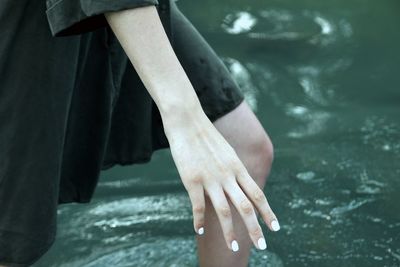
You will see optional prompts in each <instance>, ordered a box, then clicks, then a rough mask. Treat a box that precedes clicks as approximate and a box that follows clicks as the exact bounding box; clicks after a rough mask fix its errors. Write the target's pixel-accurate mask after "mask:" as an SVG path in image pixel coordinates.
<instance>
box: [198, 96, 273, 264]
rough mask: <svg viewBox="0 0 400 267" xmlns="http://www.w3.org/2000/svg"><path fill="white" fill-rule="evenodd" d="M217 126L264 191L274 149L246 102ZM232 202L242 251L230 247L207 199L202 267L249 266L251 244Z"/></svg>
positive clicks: (200, 251)
mask: <svg viewBox="0 0 400 267" xmlns="http://www.w3.org/2000/svg"><path fill="white" fill-rule="evenodd" d="M214 126H215V127H216V128H217V129H218V131H219V132H220V133H221V134H222V135H223V136H224V138H225V139H226V140H227V141H228V142H229V143H230V145H231V146H232V147H233V148H234V149H235V151H236V153H237V155H238V156H239V158H240V159H241V160H242V162H243V164H244V165H245V166H246V168H247V170H248V172H249V174H250V175H251V177H253V179H254V180H255V181H256V183H257V184H258V185H259V186H260V188H263V187H264V185H265V182H266V178H267V176H268V174H269V171H270V168H271V164H272V160H273V147H272V144H271V141H270V139H269V137H268V135H267V133H266V132H265V130H264V129H263V127H262V125H261V123H260V122H259V121H258V119H257V117H256V116H255V114H254V113H253V111H252V110H251V109H250V107H249V106H248V105H247V103H246V101H243V102H242V103H241V104H240V105H239V106H238V107H236V108H235V109H234V110H232V111H231V112H229V113H227V114H225V115H224V116H222V117H220V118H219V119H217V120H216V121H215V122H214ZM229 202H230V203H229V204H230V205H231V210H232V216H233V223H234V228H235V232H236V234H237V237H238V243H239V247H240V249H239V251H238V252H232V251H231V250H229V249H228V248H227V246H226V244H225V241H224V239H223V235H222V230H221V227H220V224H219V221H218V218H217V215H216V213H215V210H214V208H213V206H212V205H211V202H210V199H209V198H208V197H206V214H205V226H204V235H202V236H197V244H198V254H199V263H200V266H201V267H213V266H215V267H217V266H218V267H224V266H229V267H236V266H247V265H248V258H249V254H250V247H251V246H252V243H251V241H250V238H249V234H248V232H247V229H246V227H245V225H244V223H243V221H242V219H241V217H240V216H239V214H238V212H237V211H236V209H235V207H234V206H233V204H232V202H231V201H229ZM267 242H268V240H267Z"/></svg>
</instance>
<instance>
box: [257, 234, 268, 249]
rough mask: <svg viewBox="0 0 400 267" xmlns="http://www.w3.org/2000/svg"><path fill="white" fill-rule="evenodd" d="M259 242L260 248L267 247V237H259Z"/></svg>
mask: <svg viewBox="0 0 400 267" xmlns="http://www.w3.org/2000/svg"><path fill="white" fill-rule="evenodd" d="M257 244H258V248H259V249H262V250H264V249H266V248H267V243H265V239H264V238H263V237H260V239H258V241H257Z"/></svg>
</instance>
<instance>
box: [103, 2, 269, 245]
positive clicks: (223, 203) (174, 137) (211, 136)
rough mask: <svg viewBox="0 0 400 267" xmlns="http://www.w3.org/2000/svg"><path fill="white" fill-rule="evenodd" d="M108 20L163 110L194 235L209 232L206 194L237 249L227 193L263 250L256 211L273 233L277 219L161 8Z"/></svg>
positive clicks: (142, 9)
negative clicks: (218, 123)
mask: <svg viewBox="0 0 400 267" xmlns="http://www.w3.org/2000/svg"><path fill="white" fill-rule="evenodd" d="M105 16H106V18H107V21H108V23H109V24H110V26H111V28H112V30H113V31H114V33H115V35H116V36H117V38H118V40H119V41H120V43H121V45H122V47H123V48H124V50H125V52H126V53H127V55H128V57H129V59H130V60H131V62H132V64H133V66H134V68H135V69H136V71H137V73H138V74H139V77H140V78H141V80H142V82H143V84H144V85H145V87H146V89H147V90H148V92H149V93H150V95H151V97H152V98H153V100H154V102H155V103H156V104H157V107H158V108H159V110H160V114H161V117H162V121H163V125H164V131H165V134H166V137H167V139H168V142H169V144H170V149H171V154H172V157H173V159H174V162H175V165H176V167H177V169H178V172H179V175H180V177H181V179H182V182H183V184H184V186H185V188H186V190H187V191H188V194H189V197H190V199H191V202H192V208H193V219H194V228H195V231H196V232H198V229H200V228H201V227H203V226H204V209H205V199H204V194H207V195H208V196H209V197H210V199H211V202H212V204H213V206H214V208H215V210H216V212H217V215H218V218H219V220H220V223H221V226H222V230H223V233H224V237H225V240H226V243H227V246H228V248H231V249H232V241H234V240H236V237H235V233H234V231H233V224H232V217H231V212H230V207H229V204H228V200H227V198H226V196H225V194H224V191H225V192H226V193H228V194H229V196H230V199H231V201H232V203H233V204H234V206H235V207H236V208H237V210H238V211H239V213H240V214H241V216H242V218H243V221H244V223H245V224H246V226H247V229H248V231H249V235H250V238H251V239H252V241H253V243H254V245H255V246H256V247H259V245H258V244H262V240H261V241H259V239H260V238H263V237H264V236H263V233H262V231H261V227H260V225H259V223H258V221H257V217H256V213H255V209H254V206H255V208H256V209H257V210H258V211H259V212H260V214H261V216H262V217H263V219H264V221H265V222H266V223H267V225H268V226H269V228H270V229H271V230H273V228H272V227H271V222H272V221H273V220H276V217H275V215H274V214H273V212H272V210H271V209H270V207H269V205H268V202H267V199H266V197H265V195H264V193H263V191H262V190H261V189H260V188H259V187H258V186H257V184H256V183H255V182H254V180H253V179H252V178H251V177H250V175H249V174H248V172H247V170H246V168H245V167H244V165H243V163H242V162H241V161H240V159H239V158H238V156H237V154H236V153H235V151H234V149H233V148H232V147H231V146H230V145H229V143H228V142H227V141H226V140H225V139H224V138H223V136H222V135H221V134H220V133H219V132H218V130H217V129H216V128H215V127H214V125H213V124H212V123H211V121H210V120H209V119H208V118H207V116H206V114H205V113H204V111H203V109H202V107H201V105H200V101H199V99H198V98H197V96H196V93H195V91H194V88H193V86H192V84H191V83H190V81H189V78H188V77H187V75H186V73H185V71H184V70H183V68H182V66H181V64H180V63H179V60H178V58H177V57H176V55H175V53H174V51H173V49H172V47H171V44H170V42H169V40H168V37H167V35H166V33H165V31H164V28H163V26H162V24H161V20H160V18H159V16H158V13H157V9H156V7H155V6H146V7H140V8H134V9H130V10H124V11H118V12H111V13H107V14H105ZM204 230H205V231H207V229H204ZM198 233H199V232H198ZM260 242H261V243H260Z"/></svg>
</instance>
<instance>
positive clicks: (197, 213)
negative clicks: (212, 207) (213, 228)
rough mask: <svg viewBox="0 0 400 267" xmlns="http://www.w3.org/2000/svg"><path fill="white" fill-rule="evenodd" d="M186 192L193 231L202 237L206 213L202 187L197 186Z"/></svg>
mask: <svg viewBox="0 0 400 267" xmlns="http://www.w3.org/2000/svg"><path fill="white" fill-rule="evenodd" d="M187 191H188V194H189V198H190V200H191V202H192V211H193V227H194V231H195V232H196V233H197V234H199V235H202V234H204V213H205V211H206V205H205V200H204V190H203V187H202V186H200V185H198V186H194V187H191V188H190V190H187Z"/></svg>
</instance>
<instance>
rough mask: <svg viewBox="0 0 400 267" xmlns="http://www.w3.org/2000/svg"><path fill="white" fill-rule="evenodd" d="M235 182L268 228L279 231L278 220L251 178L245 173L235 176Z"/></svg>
mask: <svg viewBox="0 0 400 267" xmlns="http://www.w3.org/2000/svg"><path fill="white" fill-rule="evenodd" d="M236 180H237V181H238V183H239V185H240V186H241V188H242V189H243V191H244V192H245V193H246V195H247V197H248V198H249V199H250V200H251V201H252V202H253V204H254V206H255V207H256V208H257V210H258V211H259V213H260V214H261V217H262V218H263V220H264V221H265V223H266V224H267V226H268V228H269V229H271V230H272V231H278V230H279V229H280V226H279V222H278V219H277V218H276V216H275V214H274V212H273V211H272V209H271V207H270V206H269V203H268V200H267V198H266V197H265V194H264V192H263V191H262V190H261V188H260V187H259V186H258V185H257V183H256V182H255V181H254V180H253V178H252V177H251V176H250V175H249V174H248V173H247V172H246V173H242V174H240V175H237V177H236Z"/></svg>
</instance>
